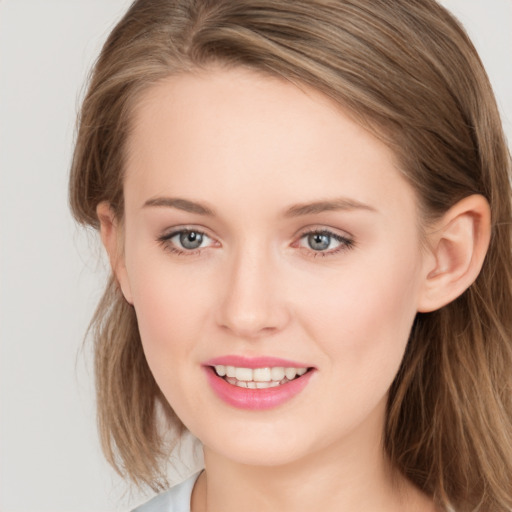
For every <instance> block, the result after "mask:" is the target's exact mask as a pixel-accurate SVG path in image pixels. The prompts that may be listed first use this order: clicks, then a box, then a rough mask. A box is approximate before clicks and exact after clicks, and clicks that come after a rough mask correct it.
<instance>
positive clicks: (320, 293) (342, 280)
mask: <svg viewBox="0 0 512 512" xmlns="http://www.w3.org/2000/svg"><path fill="white" fill-rule="evenodd" d="M379 256H380V257H379V258H375V259H373V260H370V259H366V260H365V261H361V262H360V264H358V265H357V266H349V265H347V268H346V269H341V270H340V272H339V273H338V274H337V276H334V277H332V276H331V279H329V280H326V281H325V283H323V284H324V286H322V287H315V288H312V289H313V290H314V292H312V293H309V294H308V295H307V296H304V300H303V301H302V304H301V308H302V311H303V312H304V315H302V316H303V318H305V319H307V320H306V321H305V324H306V325H307V328H308V330H309V331H311V334H312V335H313V336H314V337H315V339H317V340H318V343H319V345H321V346H322V347H323V350H324V351H325V352H326V353H327V354H330V355H331V356H332V357H333V358H335V359H336V362H337V364H338V363H339V364H342V365H343V366H344V367H348V368H351V372H352V371H354V372H355V371H357V370H356V369H360V371H361V372H365V373H371V372H372V371H374V369H375V368H379V370H378V371H379V372H380V371H381V370H382V371H384V370H385V369H386V368H389V371H390V372H391V373H392V372H394V371H396V370H397V369H398V366H399V364H400V362H401V359H402V356H403V352H404V350H405V346H406V344H407V340H408V337H409V333H410V329H411V326H412V323H413V321H414V318H415V315H416V301H417V297H418V286H419V282H420V268H419V266H418V261H419V260H418V258H411V257H409V258H408V257H398V258H397V257H396V255H394V254H393V253H392V252H391V251H390V254H389V256H390V257H386V253H385V252H384V251H382V253H381V254H380V255H379ZM308 312H309V313H308ZM306 313H308V314H306Z"/></svg>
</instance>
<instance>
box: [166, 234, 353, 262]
mask: <svg viewBox="0 0 512 512" xmlns="http://www.w3.org/2000/svg"><path fill="white" fill-rule="evenodd" d="M190 233H195V234H197V235H199V236H201V237H207V238H209V239H210V240H213V239H212V238H211V237H210V236H208V235H207V234H206V233H205V232H204V231H201V230H199V229H189V228H182V229H177V230H175V231H172V232H171V233H168V234H165V235H162V236H160V237H158V239H157V241H158V242H159V243H160V244H161V245H163V246H164V248H165V249H166V250H167V251H169V252H171V253H173V254H176V255H178V256H195V255H198V254H200V253H201V252H202V251H203V249H206V248H207V247H198V248H197V249H190V250H187V249H185V248H180V247H177V246H176V245H175V244H173V243H172V242H171V240H172V239H173V238H174V237H175V236H178V235H187V234H190ZM311 235H320V236H327V237H329V238H330V239H334V240H335V241H336V242H339V245H338V247H336V248H334V249H330V250H325V251H322V250H317V251H316V250H314V249H312V248H306V247H302V246H300V245H299V244H300V242H301V241H302V240H303V239H305V238H306V237H308V236H311ZM292 247H297V248H298V249H301V250H304V251H305V252H306V253H307V255H308V256H309V257H312V258H317V257H319V256H320V257H323V258H325V257H328V256H335V255H336V254H339V253H340V252H343V251H347V250H349V249H353V248H354V247H355V242H354V240H353V239H351V238H348V237H346V236H342V235H338V234H336V233H333V232H332V231H329V230H327V229H311V230H308V231H304V232H302V233H301V235H300V236H299V238H298V240H297V241H296V242H294V243H293V244H292Z"/></svg>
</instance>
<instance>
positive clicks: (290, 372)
mask: <svg viewBox="0 0 512 512" xmlns="http://www.w3.org/2000/svg"><path fill="white" fill-rule="evenodd" d="M284 374H285V376H286V378H287V379H288V380H292V379H294V378H295V375H297V368H285V369H284Z"/></svg>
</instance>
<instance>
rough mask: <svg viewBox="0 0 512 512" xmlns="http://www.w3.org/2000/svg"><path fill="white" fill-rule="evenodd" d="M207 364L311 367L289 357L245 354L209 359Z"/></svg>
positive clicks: (249, 366) (241, 366)
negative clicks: (250, 355)
mask: <svg viewBox="0 0 512 512" xmlns="http://www.w3.org/2000/svg"><path fill="white" fill-rule="evenodd" d="M203 364H204V365H205V366H216V365H219V364H222V365H224V366H237V367H238V368H267V367H268V368H272V367H276V366H284V367H286V368H309V367H310V365H308V364H304V363H300V362H297V361H290V360H289V359H280V358H278V357H244V356H233V355H230V356H220V357H215V358H213V359H209V360H208V361H205V362H204V363H203Z"/></svg>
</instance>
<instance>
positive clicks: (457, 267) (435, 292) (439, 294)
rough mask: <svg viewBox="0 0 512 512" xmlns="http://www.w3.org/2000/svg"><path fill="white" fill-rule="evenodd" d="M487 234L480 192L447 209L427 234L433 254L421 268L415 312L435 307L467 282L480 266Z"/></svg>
mask: <svg viewBox="0 0 512 512" xmlns="http://www.w3.org/2000/svg"><path fill="white" fill-rule="evenodd" d="M490 236H491V218H490V208H489V203H488V202H487V200H486V199H485V198H484V197H483V196H481V195H477V194H475V195H471V196H468V197H466V198H464V199H462V200H461V201H459V202H458V203H456V204H455V205H454V206H453V207H452V208H450V209H449V210H448V212H447V213H446V214H445V215H444V216H443V217H442V219H441V220H440V221H439V222H438V223H436V227H435V229H434V230H432V231H431V233H430V234H429V235H428V238H429V245H430V250H431V252H432V255H433V256H434V257H433V258H431V259H430V261H432V262H433V263H432V264H431V265H430V268H427V269H426V270H425V281H424V286H423V289H422V292H421V297H420V301H419V307H418V311H419V312H429V311H434V310H436V309H439V308H441V307H443V306H445V305H446V304H448V303H450V302H452V301H453V300H455V299H456V298H457V297H459V296H460V295H462V293H464V291H465V290H466V289H467V288H469V287H470V286H471V284H472V283H473V282H474V281H475V279H476V278H477V276H478V274H479V273H480V270H481V268H482V265H483V262H484V259H485V255H486V253H487V249H488V247H489V241H490Z"/></svg>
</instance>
